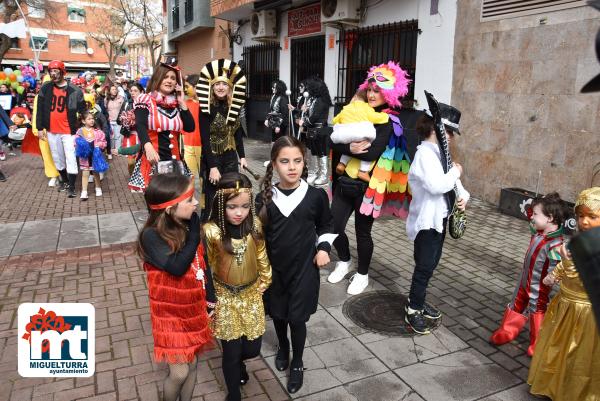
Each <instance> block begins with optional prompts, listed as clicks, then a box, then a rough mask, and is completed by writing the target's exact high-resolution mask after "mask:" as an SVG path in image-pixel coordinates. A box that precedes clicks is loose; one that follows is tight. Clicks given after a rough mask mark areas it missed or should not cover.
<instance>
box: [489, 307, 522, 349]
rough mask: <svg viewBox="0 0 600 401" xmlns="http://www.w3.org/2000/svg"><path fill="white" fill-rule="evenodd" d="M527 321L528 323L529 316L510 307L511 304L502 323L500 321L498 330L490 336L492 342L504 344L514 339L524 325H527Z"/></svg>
mask: <svg viewBox="0 0 600 401" xmlns="http://www.w3.org/2000/svg"><path fill="white" fill-rule="evenodd" d="M525 323H527V316H523V315H521V314H520V313H518V312H515V311H514V310H512V309H510V306H507V307H506V311H505V312H504V317H503V318H502V323H500V327H499V328H498V330H496V331H494V334H492V337H490V342H491V343H492V344H495V345H502V344H506V343H507V342H510V341H512V340H514V339H515V338H517V336H518V335H519V332H520V331H521V329H522V328H523V326H525Z"/></svg>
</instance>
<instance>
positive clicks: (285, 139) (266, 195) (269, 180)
mask: <svg viewBox="0 0 600 401" xmlns="http://www.w3.org/2000/svg"><path fill="white" fill-rule="evenodd" d="M283 148H298V149H299V150H300V153H302V158H303V159H304V167H303V168H302V175H301V178H303V179H305V180H306V177H307V176H308V166H307V164H306V146H304V144H303V143H302V142H300V141H299V140H298V139H296V138H295V137H293V136H289V135H285V136H282V137H280V138H279V139H277V140H276V141H275V142H273V146H272V147H271V159H270V163H269V165H268V166H267V171H266V173H265V177H264V178H263V180H262V183H261V187H262V190H261V198H262V206H261V207H260V210H259V211H258V217H259V218H260V221H261V222H262V224H263V226H266V225H267V224H268V222H269V217H268V214H267V206H268V205H269V203H271V201H272V199H273V163H275V161H276V160H277V157H278V156H279V152H280V151H281V149H283Z"/></svg>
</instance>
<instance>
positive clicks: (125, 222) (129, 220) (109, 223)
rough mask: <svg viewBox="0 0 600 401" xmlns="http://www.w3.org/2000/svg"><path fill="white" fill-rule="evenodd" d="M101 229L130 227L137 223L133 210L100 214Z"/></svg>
mask: <svg viewBox="0 0 600 401" xmlns="http://www.w3.org/2000/svg"><path fill="white" fill-rule="evenodd" d="M98 224H99V226H100V230H102V229H104V228H108V227H130V226H134V225H135V221H134V219H133V214H132V213H131V212H122V213H109V214H101V215H99V216H98Z"/></svg>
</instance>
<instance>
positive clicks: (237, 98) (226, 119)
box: [196, 58, 247, 221]
mask: <svg viewBox="0 0 600 401" xmlns="http://www.w3.org/2000/svg"><path fill="white" fill-rule="evenodd" d="M245 91H246V76H245V75H244V73H243V72H242V69H241V68H240V67H239V66H238V65H237V63H235V62H233V61H231V60H228V59H224V58H222V59H219V60H213V61H211V62H210V63H208V64H206V65H205V66H204V68H202V71H200V79H199V80H198V84H197V85H196V93H197V94H198V100H199V101H200V113H201V114H202V116H201V117H200V135H201V136H202V162H203V166H205V167H206V169H208V174H207V179H205V180H204V182H205V188H204V193H205V209H204V210H205V213H204V214H203V220H205V221H206V219H207V218H208V211H210V210H211V205H212V200H213V198H214V195H215V192H216V185H217V184H218V183H219V180H220V179H221V175H223V174H224V173H230V172H238V171H239V169H240V167H241V168H244V167H245V166H246V165H247V164H246V158H245V153H244V142H243V139H242V137H243V130H242V127H241V124H240V115H239V113H240V109H241V107H242V106H243V105H244V102H245ZM238 158H239V167H238ZM206 169H205V171H206Z"/></svg>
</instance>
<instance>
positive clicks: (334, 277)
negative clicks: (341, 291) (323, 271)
mask: <svg viewBox="0 0 600 401" xmlns="http://www.w3.org/2000/svg"><path fill="white" fill-rule="evenodd" d="M350 271H352V259H350V260H349V261H347V262H342V261H339V262H337V263H336V264H335V269H333V271H332V272H331V274H329V276H328V277H327V281H329V282H330V283H332V284H335V283H339V282H340V281H342V280H343V279H344V277H346V274H348V273H350Z"/></svg>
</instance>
